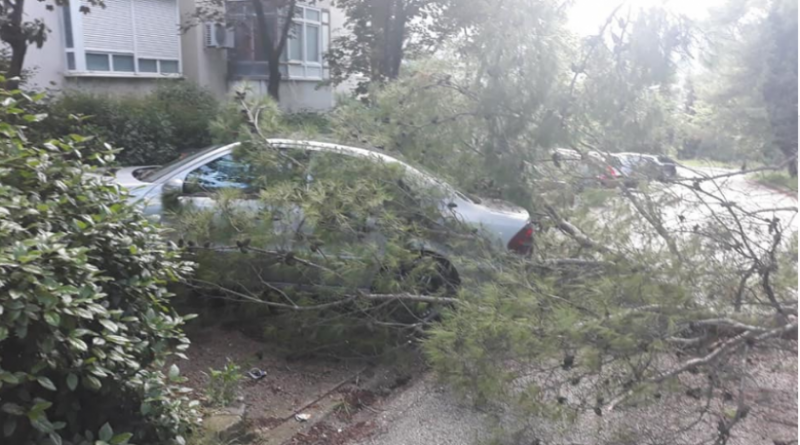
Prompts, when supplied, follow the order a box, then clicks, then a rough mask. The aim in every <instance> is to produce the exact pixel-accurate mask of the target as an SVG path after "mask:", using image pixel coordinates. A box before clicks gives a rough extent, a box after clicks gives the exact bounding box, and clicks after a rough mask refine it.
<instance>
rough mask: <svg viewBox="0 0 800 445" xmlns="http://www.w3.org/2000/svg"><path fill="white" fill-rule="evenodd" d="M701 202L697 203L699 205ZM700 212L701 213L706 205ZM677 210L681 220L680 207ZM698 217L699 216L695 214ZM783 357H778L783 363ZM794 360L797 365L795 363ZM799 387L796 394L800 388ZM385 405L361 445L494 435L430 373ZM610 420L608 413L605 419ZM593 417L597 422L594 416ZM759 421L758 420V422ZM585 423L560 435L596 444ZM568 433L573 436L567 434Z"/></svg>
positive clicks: (786, 218)
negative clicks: (375, 430)
mask: <svg viewBox="0 0 800 445" xmlns="http://www.w3.org/2000/svg"><path fill="white" fill-rule="evenodd" d="M725 172H726V171H724V170H720V169H702V170H701V171H700V173H704V174H711V175H717V174H723V173H725ZM693 174H697V173H692V172H691V171H682V172H681V175H684V176H690V175H693ZM717 184H718V185H719V190H717V191H716V193H721V194H723V195H724V196H725V198H726V199H728V200H731V201H735V202H737V203H738V204H740V205H742V206H743V207H744V208H746V209H753V210H755V209H768V208H783V207H797V197H796V196H791V195H787V194H783V193H780V192H777V191H774V190H770V189H768V188H765V187H762V186H760V185H759V184H756V183H754V182H752V181H750V180H747V179H745V178H743V177H741V176H734V177H731V178H728V179H725V180H719V181H717ZM703 187H706V185H704V186H703ZM708 187H711V184H708ZM695 204H697V203H695ZM697 207H698V206H695V208H697ZM695 211H696V212H702V210H695ZM675 213H676V219H677V213H679V212H678V211H676V212H675ZM766 214H767V215H773V214H774V215H776V216H778V217H779V218H780V219H781V221H782V222H783V223H784V224H786V225H792V226H793V227H794V229H795V230H796V229H797V218H796V217H795V215H796V211H790V210H781V211H775V212H767V213H766ZM693 217H700V216H699V214H693ZM770 217H771V216H770ZM787 360H788V359H787ZM782 361H783V360H779V362H782ZM788 361H791V360H788ZM794 363H795V364H796V362H794ZM795 366H796V365H795ZM770 375H771V374H770ZM787 375H788V376H789V377H790V378H789V380H791V381H793V379H795V377H796V369H795V370H794V371H791V372H788V374H787ZM786 385H788V383H781V384H780V385H778V387H786ZM794 391H795V392H794V393H795V394H796V387H795V389H794ZM381 408H382V411H381V414H380V415H378V416H377V417H378V418H377V423H378V434H376V435H375V436H373V437H371V438H369V439H367V440H366V441H364V442H361V443H360V444H358V445H469V444H473V443H480V442H485V441H487V440H489V439H490V438H491V427H489V426H488V425H489V423H488V420H489V419H488V416H487V415H485V414H482V413H480V412H478V411H476V410H474V409H472V408H470V407H468V406H464V405H463V404H461V403H460V402H459V400H458V398H457V397H455V396H454V395H453V394H451V393H450V392H449V391H448V390H447V389H446V388H444V387H443V386H441V385H440V384H438V383H437V382H436V381H435V379H434V378H433V377H432V376H430V375H429V376H426V377H424V378H422V379H420V380H419V381H417V382H416V383H414V384H413V385H412V386H411V387H410V388H409V389H407V390H406V391H404V392H403V393H401V394H399V395H397V396H396V397H395V398H394V399H392V400H390V401H388V402H387V404H386V405H385V406H382V407H381ZM658 416H659V414H658V413H656V417H658ZM607 420H608V419H605V418H604V421H607ZM590 421H591V422H595V420H590ZM653 423H656V422H653ZM754 423H759V422H758V421H754ZM759 426H763V425H759ZM583 428H584V426H582V427H580V428H577V427H576V428H574V429H573V430H572V431H570V432H565V433H566V434H565V435H564V436H561V439H562V440H569V441H570V442H572V441H573V440H576V439H577V442H575V443H592V440H591V439H590V438H588V437H580V438H578V437H575V435H576V430H578V429H583ZM586 429H587V430H589V431H590V432H591V430H592V429H593V426H592V425H588V428H586ZM779 433H780V434H779V435H784V434H788V435H790V436H791V435H792V431H791V428H790V429H789V430H788V432H779ZM770 434H773V435H774V434H777V433H775V432H774V431H772V432H771V431H767V432H763V433H762V432H760V431H748V434H746V435H744V436H743V437H742V436H740V437H738V438H737V439H736V440H734V441H733V442H735V443H737V444H755V443H759V444H760V443H763V444H772V443H773V442H772V436H770ZM568 436H569V439H567V437H568ZM556 437H559V436H556ZM795 437H796V436H795ZM742 440H744V442H742Z"/></svg>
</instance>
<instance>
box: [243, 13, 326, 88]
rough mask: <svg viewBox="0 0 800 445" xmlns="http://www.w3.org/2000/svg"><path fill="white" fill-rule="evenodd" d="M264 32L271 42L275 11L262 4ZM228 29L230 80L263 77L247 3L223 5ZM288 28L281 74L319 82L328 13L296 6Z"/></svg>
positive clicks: (259, 44)
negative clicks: (230, 38)
mask: <svg viewBox="0 0 800 445" xmlns="http://www.w3.org/2000/svg"><path fill="white" fill-rule="evenodd" d="M264 6H265V15H266V19H267V28H268V31H269V32H270V33H271V35H272V36H273V41H276V40H277V39H278V37H279V32H280V29H281V28H280V27H279V26H278V25H279V20H278V18H277V17H278V14H277V13H276V11H275V9H274V8H273V9H269V5H268V4H265V5H264ZM227 20H228V26H230V27H231V28H233V34H234V44H233V49H231V50H229V52H228V58H229V72H230V74H231V75H232V76H234V77H267V75H268V73H269V70H268V67H267V60H266V59H267V58H266V52H265V51H264V48H263V46H262V42H261V39H260V38H259V35H258V28H257V26H256V18H255V12H254V11H253V9H252V6H251V3H250V2H249V1H242V0H231V1H229V2H228V3H227ZM292 21H293V23H292V27H291V30H290V31H289V37H288V40H287V42H286V48H285V49H284V51H283V54H281V67H280V70H281V74H282V75H283V76H284V78H287V79H300V80H322V79H324V78H325V77H326V76H327V67H325V66H324V54H325V51H327V48H328V42H329V40H330V13H329V12H328V11H326V10H323V9H319V8H314V7H309V6H301V5H297V6H296V7H295V16H294V19H293V20H292Z"/></svg>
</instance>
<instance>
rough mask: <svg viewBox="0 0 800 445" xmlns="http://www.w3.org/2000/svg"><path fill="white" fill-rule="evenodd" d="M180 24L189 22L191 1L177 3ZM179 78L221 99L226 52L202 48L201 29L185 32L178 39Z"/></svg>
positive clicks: (225, 78)
mask: <svg viewBox="0 0 800 445" xmlns="http://www.w3.org/2000/svg"><path fill="white" fill-rule="evenodd" d="M178 8H179V9H180V14H181V23H187V22H189V21H190V20H191V15H192V14H193V13H194V12H195V8H196V2H195V0H178ZM181 55H182V57H183V75H184V76H185V77H186V78H187V79H189V80H192V81H194V82H195V83H197V84H198V85H200V86H202V87H204V88H206V89H208V90H209V91H211V92H212V93H214V95H215V96H217V98H219V99H222V98H224V97H225V94H226V93H227V75H228V73H227V71H228V58H227V54H226V50H224V49H217V48H206V45H205V42H204V35H203V27H202V26H200V25H198V26H194V27H192V28H190V29H188V30H187V31H186V32H184V34H183V36H182V37H181Z"/></svg>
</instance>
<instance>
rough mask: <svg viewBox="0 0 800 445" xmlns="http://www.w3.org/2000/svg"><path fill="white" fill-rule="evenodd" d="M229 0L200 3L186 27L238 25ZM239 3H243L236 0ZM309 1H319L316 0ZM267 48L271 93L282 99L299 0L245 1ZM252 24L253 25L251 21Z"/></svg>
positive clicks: (265, 48)
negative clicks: (283, 61)
mask: <svg viewBox="0 0 800 445" xmlns="http://www.w3.org/2000/svg"><path fill="white" fill-rule="evenodd" d="M227 3H228V2H227V0H206V1H204V2H202V3H199V4H198V5H197V8H196V9H195V11H194V12H193V13H192V14H191V16H190V18H189V19H188V20H187V21H186V22H185V23H183V24H182V28H183V29H184V30H186V29H189V28H192V27H194V26H197V25H199V24H201V23H204V22H214V23H225V24H226V26H227V27H228V28H233V27H235V26H237V23H236V19H233V18H232V17H231V16H230V15H229V14H227V11H228V8H226V6H227ZM236 3H237V6H238V4H239V2H236ZM309 3H312V4H313V3H316V0H313V1H311V2H309ZM238 7H242V8H243V9H244V10H245V11H246V12H245V14H244V15H245V16H247V20H252V27H253V30H254V31H255V35H256V38H257V39H258V40H259V43H260V45H257V46H256V47H257V48H258V49H260V50H261V51H263V54H260V56H262V57H263V60H266V61H267V73H268V76H267V92H268V94H269V95H270V97H272V98H273V99H275V101H280V86H281V79H282V78H283V75H282V74H281V69H280V66H281V56H282V54H283V53H284V51H285V50H286V45H287V42H288V41H289V38H290V37H291V35H292V21H293V19H294V17H295V14H296V12H297V0H249V1H247V2H243V3H241V6H238ZM248 25H250V24H248Z"/></svg>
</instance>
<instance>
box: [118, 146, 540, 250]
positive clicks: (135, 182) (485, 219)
mask: <svg viewBox="0 0 800 445" xmlns="http://www.w3.org/2000/svg"><path fill="white" fill-rule="evenodd" d="M268 143H269V144H270V145H271V146H273V147H275V148H281V149H295V150H297V149H299V150H305V151H310V152H328V153H335V154H340V155H342V156H347V157H357V158H368V159H373V160H375V162H376V163H381V162H382V163H386V164H399V165H401V166H403V167H404V169H405V171H406V173H408V174H411V175H414V176H416V177H418V178H419V179H422V180H423V181H424V183H425V184H428V185H430V186H431V187H436V188H437V189H438V191H441V192H443V193H442V194H441V196H445V197H446V198H445V200H446V202H442V203H441V205H440V208H441V211H442V212H443V213H444V212H447V213H448V214H450V215H453V216H456V217H457V218H459V219H460V220H461V221H463V222H465V223H468V224H470V225H473V226H475V227H476V228H478V229H480V230H479V233H482V234H483V236H484V237H485V238H487V239H490V240H492V241H494V242H496V243H499V244H500V245H502V246H503V248H506V249H509V250H511V251H513V252H516V253H520V254H529V253H530V251H531V246H532V241H533V226H532V224H531V223H530V216H529V214H528V212H527V211H526V210H524V209H522V208H519V207H516V206H514V205H511V204H508V203H506V202H503V201H497V200H486V199H479V198H474V197H469V196H467V195H465V194H463V193H461V192H459V191H457V190H456V189H455V188H453V187H452V186H450V185H448V184H446V183H445V182H443V181H441V180H439V179H437V178H435V177H433V176H432V175H430V174H427V173H423V172H421V171H420V170H419V169H416V168H414V167H412V166H410V165H408V164H406V163H404V162H402V161H400V160H398V159H395V158H393V157H391V156H387V155H386V154H383V153H379V152H375V151H371V150H366V149H363V148H356V147H348V146H342V145H337V144H330V143H323V142H313V141H298V140H289V139H271V140H269V141H268ZM238 145H239V144H238V143H233V144H229V145H223V146H215V147H210V148H207V149H204V150H201V151H198V152H196V153H194V154H192V155H189V156H187V157H184V158H181V159H178V160H176V161H173V162H172V163H170V164H167V165H165V166H163V167H154V166H149V167H125V168H120V169H117V170H116V171H115V172H114V178H115V182H116V183H117V184H119V185H121V186H122V187H124V188H126V189H127V190H128V191H129V193H130V196H131V199H133V200H135V201H136V202H138V203H139V205H141V206H142V208H143V212H144V213H145V214H146V215H149V216H151V217H153V218H154V219H157V220H158V219H164V217H165V203H164V200H163V197H164V196H165V195H167V196H169V197H170V199H174V197H175V196H177V197H178V201H179V202H180V203H182V204H188V205H193V206H195V207H200V208H202V207H207V206H209V205H212V204H213V201H212V198H210V197H209V196H208V194H196V193H193V191H192V188H191V187H187V185H188V183H189V179H196V177H197V176H203V178H202V179H203V180H204V182H205V183H212V184H215V185H216V186H217V187H219V188H226V187H234V188H235V187H238V186H239V184H236V183H235V182H230V181H227V180H226V179H225V178H220V175H217V174H215V168H216V166H218V165H220V163H225V168H227V169H230V168H232V167H233V168H235V167H236V165H235V164H236V163H237V162H239V161H237V160H236V159H235V158H234V157H233V155H232V154H233V151H234V149H235V148H236V147H237V146H238ZM164 222H165V223H166V224H169V221H164ZM415 248H417V249H419V250H421V251H424V252H426V253H430V254H432V255H435V256H436V257H437V258H441V259H445V260H446V259H447V258H448V256H449V255H450V254H452V252H451V251H450V249H449V248H448V246H446V245H441V244H437V242H435V241H432V240H420V242H419V245H417V246H415Z"/></svg>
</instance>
